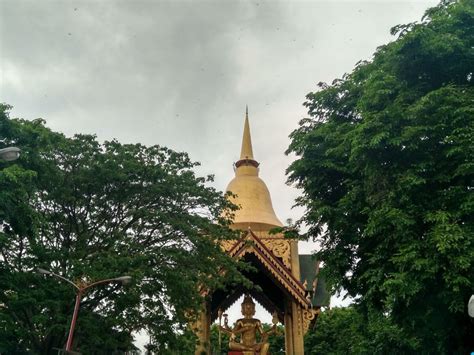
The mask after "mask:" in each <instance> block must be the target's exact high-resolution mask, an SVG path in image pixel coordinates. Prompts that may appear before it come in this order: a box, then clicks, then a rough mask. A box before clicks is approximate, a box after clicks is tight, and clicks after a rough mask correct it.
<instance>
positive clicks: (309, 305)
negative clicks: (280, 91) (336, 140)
mask: <svg viewBox="0 0 474 355" xmlns="http://www.w3.org/2000/svg"><path fill="white" fill-rule="evenodd" d="M259 165H260V164H259V162H258V161H257V160H256V159H255V157H254V154H253V148H252V140H251V135H250V125H249V117H248V110H247V111H246V114H245V123H244V130H243V137H242V147H241V152H240V159H239V160H238V161H237V162H236V163H235V169H234V170H235V177H234V178H233V179H232V180H231V181H230V183H229V185H228V186H227V189H226V190H227V191H231V192H232V193H233V194H234V195H235V197H233V198H232V202H233V203H235V204H236V205H238V206H239V207H240V209H239V210H237V211H236V213H235V218H234V223H233V225H232V228H233V229H237V230H241V231H242V233H241V238H240V239H238V240H232V241H226V242H224V243H223V245H222V247H223V249H224V250H225V251H226V253H228V254H229V255H230V256H232V257H234V258H237V259H241V260H242V259H243V260H244V261H246V262H248V263H250V264H252V266H254V268H255V269H256V270H258V271H257V272H248V273H247V274H246V275H245V276H246V277H247V278H248V279H250V280H251V281H252V282H253V283H255V284H257V285H259V286H260V289H261V290H257V289H250V290H247V289H244V288H243V287H242V286H239V285H237V286H235V287H233V288H231V289H227V290H225V291H224V290H216V291H214V292H213V293H212V294H209V295H208V296H207V298H206V299H207V301H206V303H205V305H204V309H203V311H202V313H201V315H200V318H199V321H198V323H197V328H196V329H197V335H198V337H199V345H198V346H197V348H196V352H195V353H196V354H203V353H204V354H210V325H211V324H212V323H213V322H214V321H215V320H216V319H217V317H218V313H219V312H221V311H222V310H224V311H225V310H226V309H227V308H229V307H230V306H231V305H232V304H233V303H235V302H236V301H237V300H238V299H239V297H240V296H242V295H243V294H246V295H250V296H251V297H252V298H253V299H254V300H255V301H256V302H258V303H259V304H260V305H262V306H263V308H265V309H266V310H267V311H268V312H269V313H270V314H274V315H276V316H277V317H278V320H279V321H280V322H281V323H282V324H283V326H284V329H285V350H286V354H287V355H302V354H304V342H303V337H304V335H305V333H306V332H308V330H309V329H311V328H312V327H313V326H314V324H315V321H316V318H317V315H318V314H319V312H320V309H321V307H322V306H327V305H328V304H329V296H328V294H327V292H326V291H325V288H324V281H323V280H322V279H320V278H318V273H319V261H317V260H315V259H314V258H313V257H312V256H311V255H301V254H299V253H298V241H297V240H293V239H288V238H285V237H284V235H283V233H276V234H275V233H274V231H272V233H270V231H271V230H272V229H275V228H276V227H283V223H282V222H281V221H280V219H279V218H278V217H277V215H276V214H275V211H274V209H273V205H272V200H271V196H270V192H269V190H268V188H267V186H266V184H265V182H264V181H263V180H262V179H261V178H260V177H259ZM237 353H239V352H232V354H237ZM244 353H245V355H246V354H247V353H248V352H242V354H244ZM250 353H251V352H250ZM254 354H255V355H257V354H259V352H258V351H257V352H255V353H254Z"/></svg>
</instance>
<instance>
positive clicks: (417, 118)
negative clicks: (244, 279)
mask: <svg viewBox="0 0 474 355" xmlns="http://www.w3.org/2000/svg"><path fill="white" fill-rule="evenodd" d="M392 34H393V35H397V36H398V37H397V39H396V40H394V41H393V42H391V43H389V44H387V45H384V46H381V47H380V48H378V49H377V51H376V52H375V54H374V56H373V59H372V60H371V61H365V62H360V63H358V64H357V65H356V67H355V69H354V70H353V71H352V73H350V74H348V75H345V76H344V77H343V78H342V79H337V80H335V81H334V82H333V83H332V84H331V85H328V84H324V83H320V84H319V90H318V91H316V92H313V93H310V94H308V95H307V101H306V103H305V106H306V107H307V108H308V110H309V118H306V119H303V120H302V121H301V122H300V127H299V128H298V129H297V130H295V131H294V132H293V133H292V135H291V139H292V142H291V145H290V147H289V149H288V153H295V154H296V155H297V158H298V159H297V160H296V161H295V162H294V163H293V164H292V165H291V166H290V167H289V168H288V175H289V181H290V182H291V183H294V184H295V185H296V186H298V187H299V188H301V189H302V192H303V193H302V196H301V197H300V198H299V199H298V201H297V203H298V204H299V205H302V206H305V207H306V213H305V215H304V217H303V218H302V220H301V221H300V222H301V223H302V222H304V223H306V224H307V225H308V226H309V231H308V233H307V235H306V236H307V237H309V238H310V237H315V238H316V239H317V240H318V241H319V242H320V243H321V251H320V252H319V253H318V254H319V256H318V257H319V258H321V259H322V260H324V261H325V272H326V276H327V277H328V279H329V281H331V282H332V285H333V286H334V287H335V288H345V289H346V290H347V291H348V292H349V295H351V296H352V297H359V296H360V301H361V303H362V304H363V305H364V306H365V307H366V309H372V308H373V309H375V310H378V311H379V312H384V313H385V314H389V315H390V317H391V319H392V320H393V321H394V322H395V324H397V325H398V326H399V327H401V329H402V330H403V331H405V332H406V334H408V335H409V336H411V337H412V340H413V342H414V343H417V344H418V349H419V350H423V351H427V349H429V350H431V351H432V352H438V353H443V352H455V351H459V352H467V351H470V350H472V349H474V344H473V339H474V338H473V337H472V334H473V333H474V329H473V322H472V320H471V319H470V318H469V317H468V315H467V313H466V304H467V301H468V299H469V297H470V295H471V294H472V291H473V289H474V287H473V278H472V275H474V227H473V216H474V195H473V193H472V191H473V188H474V186H473V181H474V179H473V178H474V160H473V158H474V141H473V137H474V105H473V102H474V85H473V80H474V79H473V69H474V67H473V63H474V49H473V48H474V3H473V2H472V1H467V0H460V1H457V2H454V1H442V2H441V3H440V4H439V5H438V6H436V7H434V8H432V9H429V10H428V11H427V12H426V14H425V16H424V17H423V19H422V20H421V21H420V22H417V23H411V24H408V25H401V26H397V27H395V28H393V29H392ZM469 334H470V335H469Z"/></svg>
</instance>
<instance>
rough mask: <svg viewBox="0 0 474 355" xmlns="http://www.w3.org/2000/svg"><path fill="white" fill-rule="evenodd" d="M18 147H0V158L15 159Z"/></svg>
mask: <svg viewBox="0 0 474 355" xmlns="http://www.w3.org/2000/svg"><path fill="white" fill-rule="evenodd" d="M20 151H21V150H20V148H17V147H8V148H3V149H0V159H2V160H5V161H12V160H16V159H18V158H19V157H20Z"/></svg>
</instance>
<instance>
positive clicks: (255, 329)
mask: <svg viewBox="0 0 474 355" xmlns="http://www.w3.org/2000/svg"><path fill="white" fill-rule="evenodd" d="M221 315H222V312H220V311H219V329H220V330H221V331H223V332H225V333H228V334H230V340H229V350H231V351H241V352H243V353H244V354H245V355H250V354H253V355H256V354H259V355H266V354H267V353H268V348H269V347H270V344H269V343H268V342H267V339H268V336H269V335H270V334H271V333H276V330H277V327H276V324H277V323H278V317H277V316H276V314H274V315H273V327H272V328H270V329H269V330H268V331H264V330H263V327H262V323H261V322H260V321H259V320H258V319H255V318H253V316H254V315H255V303H254V302H253V300H252V297H250V296H249V295H246V296H245V297H244V301H243V302H242V315H243V316H244V318H241V319H239V320H237V322H236V323H235V326H234V328H233V329H231V328H230V327H229V325H228V321H227V315H226V314H224V326H223V327H222V326H221V325H220V322H221ZM257 334H258V335H260V342H257ZM237 335H240V342H237V341H236V336H237ZM219 338H220V337H219ZM219 341H220V339H219Z"/></svg>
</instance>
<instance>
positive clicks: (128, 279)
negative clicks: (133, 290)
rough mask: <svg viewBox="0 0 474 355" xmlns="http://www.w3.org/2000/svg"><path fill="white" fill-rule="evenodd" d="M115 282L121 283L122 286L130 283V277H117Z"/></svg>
mask: <svg viewBox="0 0 474 355" xmlns="http://www.w3.org/2000/svg"><path fill="white" fill-rule="evenodd" d="M115 280H117V281H119V282H121V283H122V284H123V285H126V284H129V283H130V282H131V281H132V277H131V276H120V277H117V278H116V279H115Z"/></svg>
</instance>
